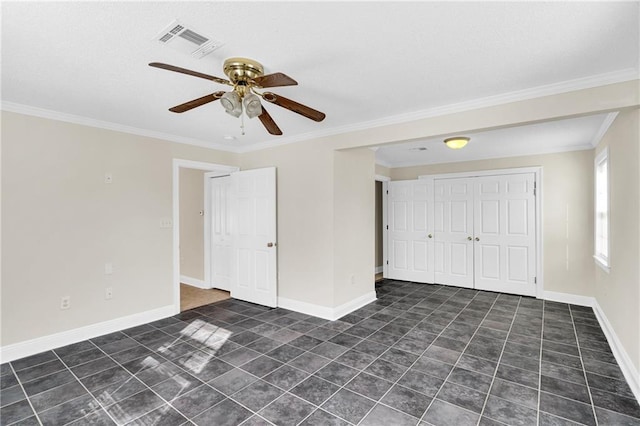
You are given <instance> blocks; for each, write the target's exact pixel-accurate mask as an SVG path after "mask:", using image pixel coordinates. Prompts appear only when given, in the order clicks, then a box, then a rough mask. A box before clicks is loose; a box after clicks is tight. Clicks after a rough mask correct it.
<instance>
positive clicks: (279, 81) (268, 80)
mask: <svg viewBox="0 0 640 426" xmlns="http://www.w3.org/2000/svg"><path fill="white" fill-rule="evenodd" d="M253 81H254V82H255V83H256V85H258V86H260V87H263V88H265V87H281V86H297V85H298V82H297V81H295V80H294V79H292V78H291V77H289V76H288V75H286V74H283V73H281V72H276V73H273V74H267V75H263V76H262V77H257V78H254V79H253Z"/></svg>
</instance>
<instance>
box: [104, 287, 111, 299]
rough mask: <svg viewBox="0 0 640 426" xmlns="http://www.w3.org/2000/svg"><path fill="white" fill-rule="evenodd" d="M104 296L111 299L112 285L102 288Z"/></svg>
mask: <svg viewBox="0 0 640 426" xmlns="http://www.w3.org/2000/svg"><path fill="white" fill-rule="evenodd" d="M104 298H105V299H106V300H109V299H113V287H107V288H105V289H104Z"/></svg>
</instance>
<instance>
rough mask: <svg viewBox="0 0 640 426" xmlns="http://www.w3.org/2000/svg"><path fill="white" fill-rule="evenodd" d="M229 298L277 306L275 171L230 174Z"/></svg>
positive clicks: (271, 168)
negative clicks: (231, 247)
mask: <svg viewBox="0 0 640 426" xmlns="http://www.w3.org/2000/svg"><path fill="white" fill-rule="evenodd" d="M230 199H231V212H232V216H231V219H232V220H231V223H232V235H233V252H232V263H231V265H232V269H231V297H233V298H236V299H240V300H245V301H247V302H252V303H257V304H260V305H264V306H271V307H275V306H277V270H276V267H277V257H276V255H277V251H276V169H275V167H269V168H265V169H256V170H246V171H240V172H234V173H232V174H231V197H230Z"/></svg>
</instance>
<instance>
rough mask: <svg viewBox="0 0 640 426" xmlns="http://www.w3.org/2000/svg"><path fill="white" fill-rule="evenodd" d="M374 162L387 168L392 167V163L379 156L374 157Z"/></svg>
mask: <svg viewBox="0 0 640 426" xmlns="http://www.w3.org/2000/svg"><path fill="white" fill-rule="evenodd" d="M376 164H377V165H378V166H382V167H386V168H389V169H391V168H393V167H394V166H393V164H391V163H390V162H388V161H386V160H383V159H381V158H376Z"/></svg>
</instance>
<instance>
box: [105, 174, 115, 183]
mask: <svg viewBox="0 0 640 426" xmlns="http://www.w3.org/2000/svg"><path fill="white" fill-rule="evenodd" d="M112 182H113V175H112V174H111V173H105V174H104V183H112Z"/></svg>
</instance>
